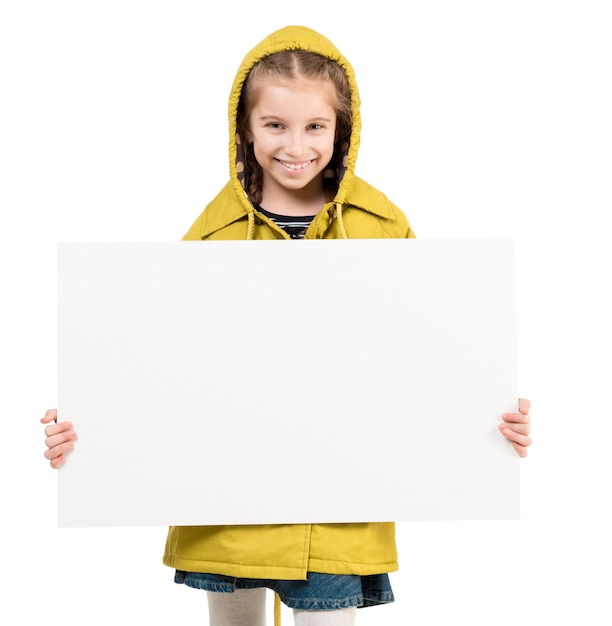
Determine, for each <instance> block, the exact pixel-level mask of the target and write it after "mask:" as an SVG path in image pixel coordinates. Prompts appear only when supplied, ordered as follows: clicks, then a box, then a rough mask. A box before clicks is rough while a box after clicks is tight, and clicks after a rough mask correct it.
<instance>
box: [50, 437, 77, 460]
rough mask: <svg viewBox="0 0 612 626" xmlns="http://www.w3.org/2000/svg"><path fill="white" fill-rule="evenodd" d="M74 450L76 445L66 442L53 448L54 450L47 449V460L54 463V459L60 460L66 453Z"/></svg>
mask: <svg viewBox="0 0 612 626" xmlns="http://www.w3.org/2000/svg"><path fill="white" fill-rule="evenodd" d="M72 448H74V443H73V442H72V441H65V442H63V443H60V444H59V445H57V446H53V447H52V448H47V449H46V450H45V458H46V459H48V460H49V461H53V459H58V458H59V457H61V456H63V455H64V454H65V453H66V452H69V451H70V450H72Z"/></svg>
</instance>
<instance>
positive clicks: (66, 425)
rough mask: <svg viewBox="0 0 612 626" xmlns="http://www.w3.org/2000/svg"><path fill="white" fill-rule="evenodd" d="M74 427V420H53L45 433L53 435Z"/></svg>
mask: <svg viewBox="0 0 612 626" xmlns="http://www.w3.org/2000/svg"><path fill="white" fill-rule="evenodd" d="M72 429H73V426H72V422H58V423H57V424H56V423H55V422H52V423H51V424H49V426H47V427H46V428H45V435H46V436H47V437H51V436H53V435H58V434H60V433H65V432H68V431H71V430H72Z"/></svg>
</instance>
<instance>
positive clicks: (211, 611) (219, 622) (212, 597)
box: [206, 588, 266, 626]
mask: <svg viewBox="0 0 612 626" xmlns="http://www.w3.org/2000/svg"><path fill="white" fill-rule="evenodd" d="M206 595H207V596H208V615H209V619H210V626H245V625H246V624H248V626H265V625H266V589H264V588H261V589H236V591H234V592H233V593H221V592H216V591H207V592H206Z"/></svg>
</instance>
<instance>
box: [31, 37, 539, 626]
mask: <svg viewBox="0 0 612 626" xmlns="http://www.w3.org/2000/svg"><path fill="white" fill-rule="evenodd" d="M359 104H360V101H359V94H358V90H357V85H356V82H355V74H354V72H353V69H352V67H351V66H350V64H349V63H348V61H347V60H346V59H345V58H344V57H343V56H342V54H341V53H340V52H339V51H338V50H337V48H336V47H335V46H334V45H333V44H332V43H331V42H330V41H329V40H328V39H326V38H325V37H323V36H321V35H319V34H318V33H316V32H314V31H312V30H310V29H308V28H304V27H298V26H291V27H287V28H284V29H281V30H279V31H277V32H275V33H273V34H271V35H270V36H269V37H267V38H266V39H265V40H264V41H262V42H261V43H260V44H259V45H258V46H256V47H255V48H254V49H253V50H251V51H250V52H249V53H248V54H247V55H246V57H245V59H244V61H243V62H242V64H241V66H240V68H239V70H238V73H237V75H236V78H235V80H234V84H233V87H232V91H231V95H230V101H229V124H230V180H229V182H228V183H227V184H226V185H225V187H224V188H223V189H222V190H221V191H220V192H219V194H218V195H217V196H216V198H214V199H213V200H212V202H210V204H208V206H207V207H206V208H205V210H204V211H203V212H202V214H201V215H200V216H199V217H198V218H197V220H196V221H195V222H194V224H193V225H192V226H191V228H190V229H189V231H188V232H187V234H186V235H185V239H187V240H214V239H225V240H228V239H279V240H281V239H334V238H393V237H395V238H406V237H414V234H413V232H412V230H411V227H410V224H409V222H408V220H407V218H406V217H405V215H404V214H403V213H402V211H401V210H400V209H398V208H397V207H396V206H395V205H394V204H393V203H392V202H391V201H390V200H389V199H388V198H387V197H386V196H385V195H384V194H383V193H381V192H380V191H378V190H376V189H375V188H373V187H372V186H371V185H369V184H368V183H366V182H365V181H363V180H362V179H360V178H359V177H358V176H356V175H355V173H354V168H355V161H356V158H357V150H358V146H359V136H360V129H361V118H360V114H359ZM296 245H299V244H296ZM281 288H282V286H281ZM302 382H303V381H296V387H297V386H299V385H300V383H302ZM528 412H529V402H528V401H526V400H521V401H520V402H519V407H518V411H517V413H508V414H505V415H504V416H503V425H502V426H501V427H500V431H501V433H502V434H503V436H505V437H506V438H507V439H508V440H509V441H510V442H511V443H512V444H513V445H514V447H515V449H516V450H517V452H518V453H519V454H520V455H521V456H525V454H526V447H527V446H528V445H530V443H531V439H530V438H529V436H528V435H529V422H530V418H529V415H528ZM55 418H56V412H55V411H49V412H48V413H47V415H46V416H45V417H44V418H43V419H42V421H43V423H45V424H48V425H47V427H46V429H45V432H46V436H47V439H46V444H47V447H48V449H47V451H46V457H47V458H48V459H49V460H50V461H51V465H52V466H53V467H59V466H60V465H61V464H62V463H63V461H64V455H65V454H66V453H67V452H68V451H69V450H70V449H71V448H72V447H73V442H74V440H75V438H76V434H75V431H74V430H73V428H72V424H69V423H67V422H60V423H58V424H54V423H51V422H53V420H54V419H55ZM381 480H384V476H383V477H381ZM164 563H165V564H166V565H168V566H170V567H172V568H174V569H175V581H176V582H177V583H183V584H185V585H188V586H190V587H193V588H197V589H204V590H207V591H208V605H209V613H210V624H211V625H212V626H242V625H245V624H249V625H250V626H262V625H263V624H264V623H265V593H266V588H268V589H272V590H274V592H275V593H276V594H277V596H276V597H280V599H281V600H282V601H283V602H284V603H285V604H286V605H287V606H289V607H291V608H293V609H294V616H295V624H296V626H309V625H310V626H324V625H328V626H332V625H334V626H351V625H352V624H354V622H355V613H356V611H355V609H356V607H364V606H372V605H376V604H384V603H387V602H391V601H393V592H392V590H391V585H390V582H389V577H388V573H389V572H392V571H394V570H396V569H397V567H398V565H397V550H396V545H395V527H394V524H393V523H391V522H388V523H378V522H377V523H370V522H364V523H357V524H286V525H252V526H205V527H171V528H170V530H169V534H168V539H167V543H166V549H165V554H164ZM277 615H278V612H277Z"/></svg>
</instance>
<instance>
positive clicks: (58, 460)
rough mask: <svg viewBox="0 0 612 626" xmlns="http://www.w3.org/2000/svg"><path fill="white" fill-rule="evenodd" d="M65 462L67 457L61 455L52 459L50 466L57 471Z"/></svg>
mask: <svg viewBox="0 0 612 626" xmlns="http://www.w3.org/2000/svg"><path fill="white" fill-rule="evenodd" d="M65 461H66V457H65V456H64V455H63V454H60V455H59V456H58V457H56V458H55V459H52V460H51V461H50V464H51V467H52V468H53V469H57V468H58V467H61V466H62V465H63V464H64V462H65Z"/></svg>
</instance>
